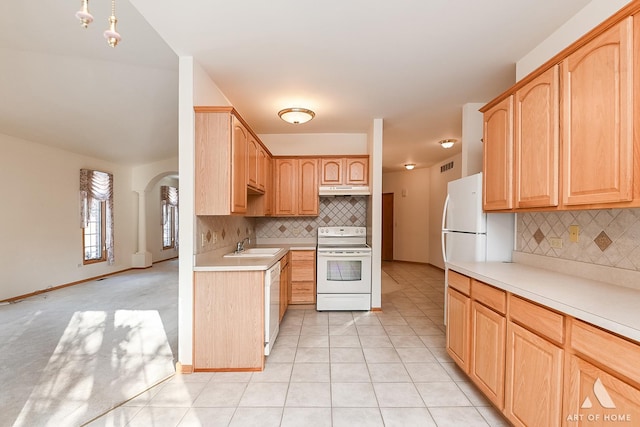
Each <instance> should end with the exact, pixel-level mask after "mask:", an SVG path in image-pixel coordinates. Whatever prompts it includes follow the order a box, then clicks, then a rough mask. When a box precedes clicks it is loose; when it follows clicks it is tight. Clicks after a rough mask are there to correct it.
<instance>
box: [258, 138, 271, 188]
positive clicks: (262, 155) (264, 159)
mask: <svg viewBox="0 0 640 427" xmlns="http://www.w3.org/2000/svg"><path fill="white" fill-rule="evenodd" d="M268 162H269V155H268V154H267V152H266V151H265V149H264V148H262V146H261V145H260V146H259V147H258V171H257V175H258V180H257V181H258V182H257V183H256V184H257V187H258V190H260V191H266V188H267V179H268V170H267V168H268V166H267V164H268Z"/></svg>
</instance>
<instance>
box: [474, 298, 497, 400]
mask: <svg viewBox="0 0 640 427" xmlns="http://www.w3.org/2000/svg"><path fill="white" fill-rule="evenodd" d="M505 339H506V320H505V318H504V317H503V316H501V315H500V314H498V313H496V312H495V311H493V310H491V309H489V308H487V307H485V306H483V305H482V304H480V303H478V302H476V301H472V302H471V357H470V361H471V363H470V368H469V377H470V378H471V380H473V382H474V383H475V384H476V385H477V386H478V388H479V389H480V390H482V392H483V393H484V394H485V395H486V396H487V398H488V399H489V400H491V401H492V402H493V404H494V405H496V407H497V408H499V409H502V408H503V407H504V375H505Z"/></svg>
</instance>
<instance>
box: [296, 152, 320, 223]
mask: <svg viewBox="0 0 640 427" xmlns="http://www.w3.org/2000/svg"><path fill="white" fill-rule="evenodd" d="M297 193H298V194H297V197H298V210H297V214H298V215H318V206H319V201H320V200H319V196H318V159H300V160H299V161H298V191H297Z"/></svg>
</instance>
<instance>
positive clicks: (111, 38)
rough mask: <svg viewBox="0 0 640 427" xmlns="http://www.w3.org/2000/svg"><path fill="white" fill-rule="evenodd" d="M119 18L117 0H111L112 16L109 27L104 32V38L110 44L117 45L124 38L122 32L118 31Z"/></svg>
mask: <svg viewBox="0 0 640 427" xmlns="http://www.w3.org/2000/svg"><path fill="white" fill-rule="evenodd" d="M117 23H118V19H117V18H116V0H111V16H110V17H109V29H108V30H106V31H105V32H104V38H105V39H107V43H109V46H111V47H116V46H117V45H118V42H119V41H120V40H121V39H122V37H120V34H119V33H118V32H117V31H116V24H117Z"/></svg>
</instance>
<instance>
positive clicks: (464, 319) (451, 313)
mask: <svg viewBox="0 0 640 427" xmlns="http://www.w3.org/2000/svg"><path fill="white" fill-rule="evenodd" d="M470 319H471V299H470V298H469V297H468V296H465V295H463V294H461V293H460V292H458V291H456V290H454V289H453V288H452V287H449V288H448V289H447V353H449V355H450V356H451V358H452V359H453V360H454V361H455V362H456V363H457V364H458V366H460V368H461V369H462V370H463V371H464V372H466V373H469V344H470V342H471V340H470V336H469V328H470V323H469V322H470Z"/></svg>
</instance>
